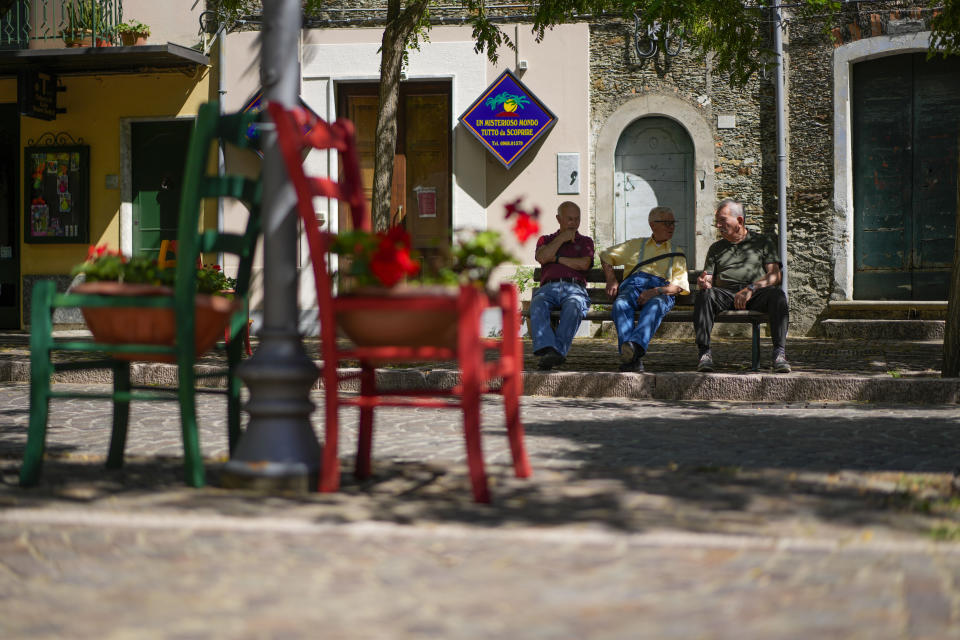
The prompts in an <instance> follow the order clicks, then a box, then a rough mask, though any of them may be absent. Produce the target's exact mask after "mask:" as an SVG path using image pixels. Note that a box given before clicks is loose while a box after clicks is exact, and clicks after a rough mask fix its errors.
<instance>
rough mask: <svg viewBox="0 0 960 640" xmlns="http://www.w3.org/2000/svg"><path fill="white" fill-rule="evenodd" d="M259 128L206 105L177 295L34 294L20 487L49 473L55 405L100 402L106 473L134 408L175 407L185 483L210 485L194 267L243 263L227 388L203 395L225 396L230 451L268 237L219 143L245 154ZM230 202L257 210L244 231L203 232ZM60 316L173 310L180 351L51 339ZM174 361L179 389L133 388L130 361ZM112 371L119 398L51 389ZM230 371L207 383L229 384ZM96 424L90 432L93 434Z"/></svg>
mask: <svg viewBox="0 0 960 640" xmlns="http://www.w3.org/2000/svg"><path fill="white" fill-rule="evenodd" d="M258 119H259V115H258V114H254V113H237V114H230V115H220V113H219V106H218V105H217V103H215V102H211V103H208V104H205V105H203V106H201V108H200V113H199V115H198V117H197V121H196V126H195V128H194V130H193V133H192V136H191V138H190V146H189V148H188V151H187V164H186V170H185V174H184V184H183V191H182V195H181V200H180V218H179V226H178V235H177V247H178V254H179V255H178V260H177V264H176V282H175V284H174V287H173V294H172V295H147V296H105V295H91V294H76V293H65V294H64V293H57V292H56V288H55V286H54V282H53V281H50V280H46V281H41V282H38V283H37V284H36V285H35V287H34V290H33V303H32V304H33V306H32V309H31V314H30V321H31V326H30V426H29V431H28V434H27V448H26V452H25V453H24V457H23V466H22V467H21V469H20V484H21V486H30V485H34V484H36V483H37V481H38V480H39V477H40V471H41V467H42V464H43V454H44V449H45V444H46V434H47V418H48V414H49V410H50V399H51V398H90V397H93V398H102V399H110V400H112V401H113V431H112V433H111V439H110V451H109V453H108V456H107V467H108V468H119V467H121V466H122V465H123V452H124V447H125V444H126V436H127V424H128V422H129V415H130V401H131V400H176V401H178V402H179V403H180V418H181V429H182V435H183V453H184V463H185V471H186V481H187V484H188V485H190V486H194V487H200V486H203V484H204V468H203V459H202V456H201V453H200V443H199V436H198V432H197V415H196V400H195V393H196V391H198V390H197V389H194V385H195V382H196V378H197V377H198V375H197V374H195V371H194V365H195V364H196V360H197V356H198V355H199V354H197V353H196V349H195V346H194V326H195V318H194V309H195V305H194V297H195V296H196V266H195V265H196V263H197V258H198V257H199V256H200V254H201V253H212V252H222V253H230V254H234V255H237V256H238V257H239V270H238V272H237V287H236V295H237V297H238V298H239V299H240V300H242V301H243V304H242V305H241V308H240V309H239V310H238V311H236V312H234V313H233V314H232V315H231V316H230V320H229V324H228V327H227V329H228V334H229V338H230V339H229V340H228V341H227V344H226V347H225V348H226V352H227V371H226V376H227V386H226V390H223V389H202V390H201V391H208V392H213V393H225V394H226V395H227V425H228V426H227V430H228V438H229V442H230V451H231V452H232V451H233V449H234V446H235V445H236V443H237V441H238V440H239V437H240V386H241V382H240V380H239V379H237V378H236V376H235V373H236V368H237V366H238V365H239V364H240V360H241V350H242V348H243V339H242V338H243V333H244V331H246V329H247V315H248V308H247V305H248V294H249V291H250V277H251V269H252V266H253V254H254V250H255V247H256V244H257V238H258V236H259V234H260V194H261V185H260V181H259V180H257V179H251V178H247V177H244V176H239V175H224V176H218V175H217V174H216V166H217V163H216V161H215V156H216V153H217V145H216V144H215V143H216V142H217V141H222V142H223V143H225V144H228V145H232V146H234V147H237V148H250V147H251V145H252V142H251V138H250V137H249V136H248V131H249V130H250V128H251V127H253V126H254V125H255V122H256V121H257V120H258ZM217 198H232V199H236V200H238V201H240V202H242V203H244V204H245V205H246V207H247V209H248V210H249V219H248V222H247V226H246V230H245V232H244V233H243V234H242V235H241V234H229V233H220V232H217V231H215V230H207V231H198V229H199V222H200V218H199V216H200V215H201V210H202V208H203V204H204V202H205V201H206V200H208V199H214V200H215V199H217ZM58 307H108V308H109V307H112V308H117V307H137V308H153V309H156V308H166V309H173V311H174V313H175V322H176V329H175V340H174V344H173V345H156V344H119V345H118V344H112V343H111V344H106V343H97V342H95V341H88V340H78V339H61V338H54V337H53V322H52V315H53V310H54V309H56V308H58ZM55 352H87V353H91V354H92V355H93V356H94V357H95V358H96V359H84V360H83V361H58V362H54V361H53V354H54V353H55ZM123 354H128V355H126V356H125V357H126V358H131V359H135V360H139V359H143V360H151V359H166V360H169V361H173V362H176V366H177V370H178V375H179V378H178V380H179V382H178V388H177V389H175V390H174V389H156V388H152V389H149V390H147V389H146V388H140V387H135V386H133V385H132V384H131V379H130V366H131V362H130V360H128V359H121V358H122V357H124V356H123ZM97 368H99V369H103V368H109V369H112V370H113V391H112V393H83V392H79V391H59V390H53V389H51V385H50V378H51V376H52V375H53V374H54V373H56V372H58V371H67V370H77V369H97ZM223 375H224V373H223V371H219V372H216V373H211V374H199V377H204V376H223ZM94 427H95V425H91V428H94Z"/></svg>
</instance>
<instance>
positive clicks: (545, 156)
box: [457, 24, 593, 264]
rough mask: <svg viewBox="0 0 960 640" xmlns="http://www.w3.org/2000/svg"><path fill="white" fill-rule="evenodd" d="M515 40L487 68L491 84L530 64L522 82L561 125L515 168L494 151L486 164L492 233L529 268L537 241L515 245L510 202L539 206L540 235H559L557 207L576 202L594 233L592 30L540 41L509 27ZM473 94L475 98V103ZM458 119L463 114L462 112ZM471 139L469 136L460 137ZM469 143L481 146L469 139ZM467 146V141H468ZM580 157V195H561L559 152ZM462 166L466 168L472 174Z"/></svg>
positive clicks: (585, 228) (563, 30)
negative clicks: (507, 209)
mask: <svg viewBox="0 0 960 640" xmlns="http://www.w3.org/2000/svg"><path fill="white" fill-rule="evenodd" d="M507 31H508V33H510V35H511V37H512V36H514V34H516V35H517V49H518V51H517V54H516V55H514V53H513V52H512V51H510V50H506V49H505V50H504V51H503V53H502V55H501V56H500V60H499V62H498V64H496V65H494V64H490V65H488V83H489V82H492V81H493V80H494V79H496V77H497V76H499V75H500V74H501V73H502V72H503V71H504V70H505V69H511V70H514V73H517V71H516V66H515V65H516V61H517V60H526V62H527V69H526V71H523V72H521V73H519V74H518V75H519V78H520V81H521V82H523V83H524V84H525V85H526V86H527V88H528V89H530V91H532V92H533V93H534V94H536V96H537V97H538V98H540V100H541V101H542V102H543V103H544V104H545V105H546V106H547V107H548V108H549V109H550V110H551V111H553V113H554V115H556V116H557V123H556V125H554V127H553V129H552V130H551V131H550V132H549V133H548V134H547V135H546V137H545V138H542V139H541V140H539V141H538V142H537V143H536V144H535V145H534V146H533V148H531V149H530V151H528V152H527V154H526V155H525V156H524V157H523V158H522V159H521V160H520V161H518V162H517V164H515V165H514V166H513V167H512V168H511V169H509V170H507V169H504V168H503V166H502V165H501V164H500V163H499V162H498V161H497V160H496V159H495V158H494V157H493V156H492V155H491V154H489V153H486V152H484V153H485V156H486V158H485V163H486V176H487V180H486V183H487V184H486V203H487V221H488V226H489V227H490V228H492V229H499V230H503V231H505V233H504V237H506V238H508V243H509V245H510V246H511V248H513V249H514V253H515V254H516V255H517V256H519V257H521V260H522V261H523V262H524V263H525V264H533V263H534V259H533V254H534V246H535V239H533V240H530V241H529V242H528V243H527V244H526V245H525V246H524V247H522V248H520V247H516V246H515V243H514V239H513V235H512V234H511V233H509V232H508V229H509V227H510V225H511V224H512V223H511V221H504V219H503V211H504V205H505V204H506V203H507V202H510V201H512V200H515V199H516V198H517V197H520V196H523V197H524V202H525V203H526V204H527V205H530V206H532V205H536V206H539V207H540V208H541V210H542V213H541V218H540V226H541V232H543V233H548V232H550V233H552V232H553V231H556V228H557V221H556V211H557V206H558V205H559V204H560V203H561V202H563V201H565V200H571V201H573V202H575V203H577V204H578V205H579V206H580V210H581V222H580V231H581V233H585V234H587V235H591V230H592V229H593V223H592V219H593V215H592V212H590V211H589V203H590V202H591V199H590V194H589V193H588V185H589V181H588V180H587V179H586V176H587V175H589V170H588V166H587V164H588V162H589V159H590V155H589V127H590V88H589V82H588V81H589V64H590V56H589V44H590V30H589V27H588V25H586V24H573V25H566V26H562V27H557V28H555V29H553V30H551V31H548V32H547V33H546V35H545V37H544V39H543V41H542V42H539V43H537V42H536V41H535V38H534V35H533V34H532V33H530V28H529V25H528V26H523V25H521V26H520V27H519V28H518V29H516V30H514V29H512V28H510V27H508V29H507ZM475 98H476V96H474V97H473V98H472V99H475ZM457 115H459V114H457ZM461 137H467V136H461ZM470 138H471V139H470V140H469V141H468V142H467V143H469V144H475V145H477V146H479V142H477V141H476V140H475V139H473V138H472V136H470ZM465 144H466V143H465ZM558 153H579V154H580V168H579V175H580V193H579V194H567V195H559V194H558V193H557V154H558ZM467 169H468V168H467V167H462V168H461V170H467Z"/></svg>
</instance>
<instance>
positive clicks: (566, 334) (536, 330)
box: [530, 282, 590, 357]
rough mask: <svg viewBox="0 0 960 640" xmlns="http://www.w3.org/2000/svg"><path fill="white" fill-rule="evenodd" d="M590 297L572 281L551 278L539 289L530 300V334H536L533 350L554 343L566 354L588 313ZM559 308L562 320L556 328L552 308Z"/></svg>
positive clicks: (559, 350) (556, 347) (561, 353)
mask: <svg viewBox="0 0 960 640" xmlns="http://www.w3.org/2000/svg"><path fill="white" fill-rule="evenodd" d="M589 308H590V298H588V297H587V290H586V289H584V288H583V287H581V286H580V285H578V284H574V283H572V282H548V283H547V284H545V285H543V286H541V287H540V288H539V289H538V290H537V295H535V296H533V300H531V301H530V334H531V335H532V336H533V352H534V353H537V352H538V351H540V349H544V348H546V347H553V348H554V349H556V350H557V351H558V352H560V355H562V356H564V357H566V355H567V352H568V351H570V343H572V342H573V336H574V335H575V334H576V333H577V329H578V328H579V327H580V321H581V320H583V319H584V318H585V317H586V315H587V309H589ZM553 309H560V324H559V325H557V332H556V333H554V332H553V327H552V326H550V311H552V310H553Z"/></svg>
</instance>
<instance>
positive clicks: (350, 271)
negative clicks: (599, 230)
mask: <svg viewBox="0 0 960 640" xmlns="http://www.w3.org/2000/svg"><path fill="white" fill-rule="evenodd" d="M539 214H540V210H539V209H537V208H534V210H533V212H527V211H524V210H523V209H522V208H521V207H520V200H519V199H518V200H516V201H515V202H512V203H510V204H508V205H507V214H506V217H508V218H509V217H511V216H516V218H515V222H514V227H513V233H514V235H515V236H516V238H517V240H518V242H520V243H521V244H522V243H524V242H526V241H527V240H528V239H529V238H530V236H532V235H534V234H536V233H537V231H538V230H539V225H538V223H537V221H536V218H537V216H539ZM330 250H331V252H333V253H336V254H338V255H340V256H341V257H342V258H346V260H345V261H344V262H345V263H346V264H347V267H346V270H345V272H344V273H343V275H344V276H346V277H347V278H346V280H345V282H347V283H349V285H350V290H349V291H348V292H347V293H346V295H350V296H357V297H372V298H383V297H392V298H397V297H401V298H402V297H418V296H423V295H436V296H450V297H456V296H457V292H458V288H459V287H462V286H473V287H477V288H479V289H483V290H484V291H487V292H489V288H490V287H489V285H490V278H491V276H492V274H493V272H494V270H495V269H496V268H497V267H499V266H501V265H503V264H508V263H516V262H517V260H516V259H515V258H514V257H513V256H512V255H511V254H510V252H509V251H507V249H506V248H504V246H503V242H502V237H501V235H500V233H499V232H498V231H490V230H485V231H473V232H466V233H461V234H460V237H459V239H458V240H457V242H456V243H455V244H454V246H453V249H452V250H450V251H448V252H447V255H445V256H444V259H443V260H442V262H441V264H440V266H438V267H433V268H428V269H427V270H426V271H427V272H426V273H422V272H421V264H420V261H419V257H420V256H419V255H417V252H416V251H415V250H414V249H413V248H412V246H411V242H410V236H409V234H408V233H407V232H406V230H405V229H404V228H402V227H398V226H395V227H392V228H390V229H389V230H387V231H383V232H376V233H372V232H369V231H349V232H345V233H341V234H339V235H337V236H334V237H333V238H332V243H331V246H330ZM417 276H418V277H419V279H418V280H413V278H414V277H417ZM337 325H338V326H339V327H340V328H341V329H342V330H343V332H344V333H345V334H346V335H347V337H349V338H350V339H351V340H353V341H354V342H355V343H356V344H360V345H365V346H378V345H406V346H425V345H432V346H451V345H453V344H455V342H456V330H457V314H456V312H453V311H451V312H423V311H416V310H409V311H408V310H397V311H392V312H391V313H380V312H370V311H369V310H366V309H355V310H350V311H341V312H339V313H338V315H337Z"/></svg>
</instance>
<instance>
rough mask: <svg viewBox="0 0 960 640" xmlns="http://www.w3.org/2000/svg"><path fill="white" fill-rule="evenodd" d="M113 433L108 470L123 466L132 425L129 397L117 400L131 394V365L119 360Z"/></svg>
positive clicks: (114, 374) (115, 387)
mask: <svg viewBox="0 0 960 640" xmlns="http://www.w3.org/2000/svg"><path fill="white" fill-rule="evenodd" d="M113 393H114V396H113V431H112V432H111V433H110V453H109V454H108V455H107V468H108V469H119V468H120V467H122V466H123V452H124V450H125V449H126V446H127V425H128V424H129V423H130V399H129V397H127V398H123V399H117V394H129V393H130V363H129V362H126V361H121V360H118V361H117V362H115V363H114V365H113Z"/></svg>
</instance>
